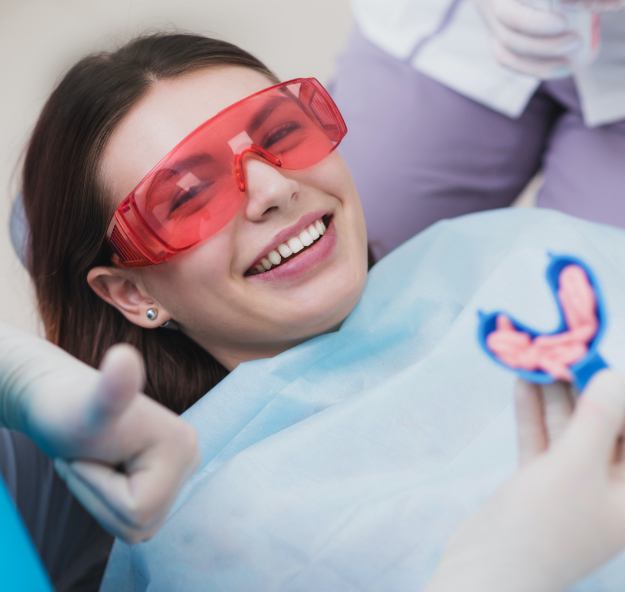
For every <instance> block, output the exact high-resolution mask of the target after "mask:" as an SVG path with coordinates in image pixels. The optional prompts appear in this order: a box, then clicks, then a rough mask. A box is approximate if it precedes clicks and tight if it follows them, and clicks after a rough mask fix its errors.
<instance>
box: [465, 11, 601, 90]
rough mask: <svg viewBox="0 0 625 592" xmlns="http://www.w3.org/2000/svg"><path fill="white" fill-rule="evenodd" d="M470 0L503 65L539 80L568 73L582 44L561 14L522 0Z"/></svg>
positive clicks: (567, 74)
mask: <svg viewBox="0 0 625 592" xmlns="http://www.w3.org/2000/svg"><path fill="white" fill-rule="evenodd" d="M605 1H612V0H605ZM473 2H474V3H475V4H476V6H477V8H478V9H479V11H480V12H481V13H482V15H483V17H484V19H485V21H486V24H487V25H488V27H489V29H490V30H491V32H492V35H493V41H494V51H495V56H496V58H497V60H498V61H499V62H500V63H501V64H502V65H504V66H506V67H508V68H510V69H512V70H514V71H516V72H520V73H522V74H527V75H529V76H534V77H536V78H540V79H548V78H559V77H564V76H569V75H570V74H571V71H572V70H571V68H572V65H573V62H574V59H575V55H576V52H577V51H579V50H580V49H581V47H582V44H581V40H580V38H579V36H578V34H577V33H576V32H575V31H574V30H572V29H571V26H570V25H569V24H568V23H567V21H566V19H565V18H564V17H563V16H562V15H561V14H558V13H557V12H552V11H550V10H544V9H539V8H534V7H532V6H528V5H527V4H525V3H523V2H522V0H473Z"/></svg>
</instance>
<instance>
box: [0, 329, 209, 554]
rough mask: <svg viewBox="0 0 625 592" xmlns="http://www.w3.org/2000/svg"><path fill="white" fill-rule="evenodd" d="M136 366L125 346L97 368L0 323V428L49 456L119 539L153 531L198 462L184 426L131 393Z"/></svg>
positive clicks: (139, 371)
mask: <svg viewBox="0 0 625 592" xmlns="http://www.w3.org/2000/svg"><path fill="white" fill-rule="evenodd" d="M142 384H143V365H142V361H141V359H140V357H139V354H138V353H137V352H136V351H135V350H134V349H132V348H131V347H129V346H127V345H120V346H115V347H114V348H111V350H109V352H108V353H107V355H106V357H105V359H104V361H103V363H102V367H101V369H100V371H99V372H98V371H97V370H95V369H93V368H91V367H89V366H87V365H85V364H83V363H82V362H79V361H78V360H76V359H75V358H73V357H71V356H70V355H68V354H67V353H65V352H64V351H62V350H61V349H59V348H57V347H55V346H53V345H52V344H51V343H49V342H46V341H44V340H41V339H37V338H36V337H33V336H31V335H28V334H26V333H23V332H20V331H17V330H15V329H12V328H10V327H7V326H6V325H2V324H0V425H4V426H6V427H9V428H12V429H18V430H20V431H23V432H24V433H26V434H27V435H28V436H30V437H31V438H32V439H34V440H35V441H36V442H37V443H38V444H39V446H40V447H41V448H43V450H44V451H45V452H46V453H48V454H49V455H51V456H53V457H57V460H56V461H55V466H56V468H57V471H58V473H59V474H60V475H61V477H63V478H64V479H65V481H66V483H67V485H68V487H69V488H70V490H71V491H72V492H73V493H74V495H75V496H76V497H77V498H78V499H79V500H80V502H81V503H82V504H83V505H84V506H85V507H86V508H87V510H88V511H89V512H90V513H92V514H93V515H94V517H95V518H96V519H97V520H98V521H99V522H100V523H101V524H102V526H103V527H104V528H106V529H107V530H108V531H109V532H111V533H112V534H114V535H115V536H117V537H120V538H122V539H124V540H126V541H128V542H138V541H141V540H144V539H146V538H149V537H150V536H151V535H153V534H154V533H155V532H156V530H157V529H158V527H159V526H160V524H161V523H162V521H163V520H164V518H165V517H166V514H167V511H168V510H169V507H170V505H171V503H172V502H173V500H174V498H175V495H176V493H177V492H178V490H179V488H180V486H181V485H182V484H183V482H184V481H185V479H186V478H187V477H188V475H189V474H190V472H191V471H192V470H193V468H194V467H195V465H196V463H197V461H198V451H197V444H196V435H195V432H194V430H193V429H192V428H191V427H190V426H189V425H188V424H186V423H185V422H183V421H182V420H181V419H180V418H179V417H177V416H176V415H175V414H174V413H172V412H170V411H169V410H167V409H165V408H164V407H162V406H161V405H159V404H157V403H156V402H155V401H153V400H151V399H149V398H148V397H146V396H145V395H143V394H140V392H139V391H140V389H141V388H142Z"/></svg>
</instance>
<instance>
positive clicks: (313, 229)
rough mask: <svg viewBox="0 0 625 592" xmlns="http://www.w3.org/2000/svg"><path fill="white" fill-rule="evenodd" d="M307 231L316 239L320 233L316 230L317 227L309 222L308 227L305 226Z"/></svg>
mask: <svg viewBox="0 0 625 592" xmlns="http://www.w3.org/2000/svg"><path fill="white" fill-rule="evenodd" d="M307 230H308V232H310V236H312V237H313V240H317V239H318V238H319V237H320V236H321V234H320V233H319V231H318V230H317V227H316V226H315V225H314V224H311V225H310V226H309V227H308V228H307Z"/></svg>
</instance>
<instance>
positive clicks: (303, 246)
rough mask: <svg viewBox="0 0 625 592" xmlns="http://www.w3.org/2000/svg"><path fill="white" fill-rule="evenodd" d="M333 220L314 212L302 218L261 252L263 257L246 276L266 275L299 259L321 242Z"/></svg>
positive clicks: (328, 215) (252, 266)
mask: <svg viewBox="0 0 625 592" xmlns="http://www.w3.org/2000/svg"><path fill="white" fill-rule="evenodd" d="M331 220H332V215H331V214H329V213H323V212H312V213H310V214H306V215H305V216H302V217H301V218H300V220H298V222H297V223H296V224H294V225H293V226H290V227H289V228H287V229H285V230H283V231H281V232H279V233H278V234H277V235H276V236H275V237H274V239H273V240H272V241H271V243H269V245H268V246H267V247H265V248H264V249H263V250H262V251H261V253H262V254H261V255H260V256H259V257H257V258H256V260H255V261H254V263H253V264H252V265H251V266H250V267H249V269H248V270H247V271H246V272H245V275H246V276H256V275H260V274H264V273H266V272H268V271H269V270H275V269H276V268H278V267H280V266H281V265H283V264H285V263H286V262H289V261H291V260H292V259H295V258H297V257H298V256H299V255H300V254H301V253H304V252H306V251H307V250H308V249H309V248H312V247H313V246H314V245H315V244H316V243H317V242H318V241H320V240H321V239H322V237H323V235H324V234H325V232H326V229H327V227H328V226H329V224H330V222H331Z"/></svg>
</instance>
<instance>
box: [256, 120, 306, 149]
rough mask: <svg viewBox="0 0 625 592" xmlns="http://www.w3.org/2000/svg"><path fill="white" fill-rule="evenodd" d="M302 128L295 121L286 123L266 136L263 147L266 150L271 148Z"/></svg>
mask: <svg viewBox="0 0 625 592" xmlns="http://www.w3.org/2000/svg"><path fill="white" fill-rule="evenodd" d="M300 128H301V126H300V124H299V123H297V122H295V121H290V122H288V123H284V124H282V125H281V126H280V127H278V128H277V129H275V130H273V131H272V132H271V133H269V134H267V135H266V136H265V138H264V139H263V143H262V147H263V148H266V149H267V148H271V147H272V146H273V145H275V144H277V143H278V142H279V141H280V140H283V139H284V138H286V137H288V136H290V135H291V134H292V133H293V132H295V131H297V130H298V129H300Z"/></svg>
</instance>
